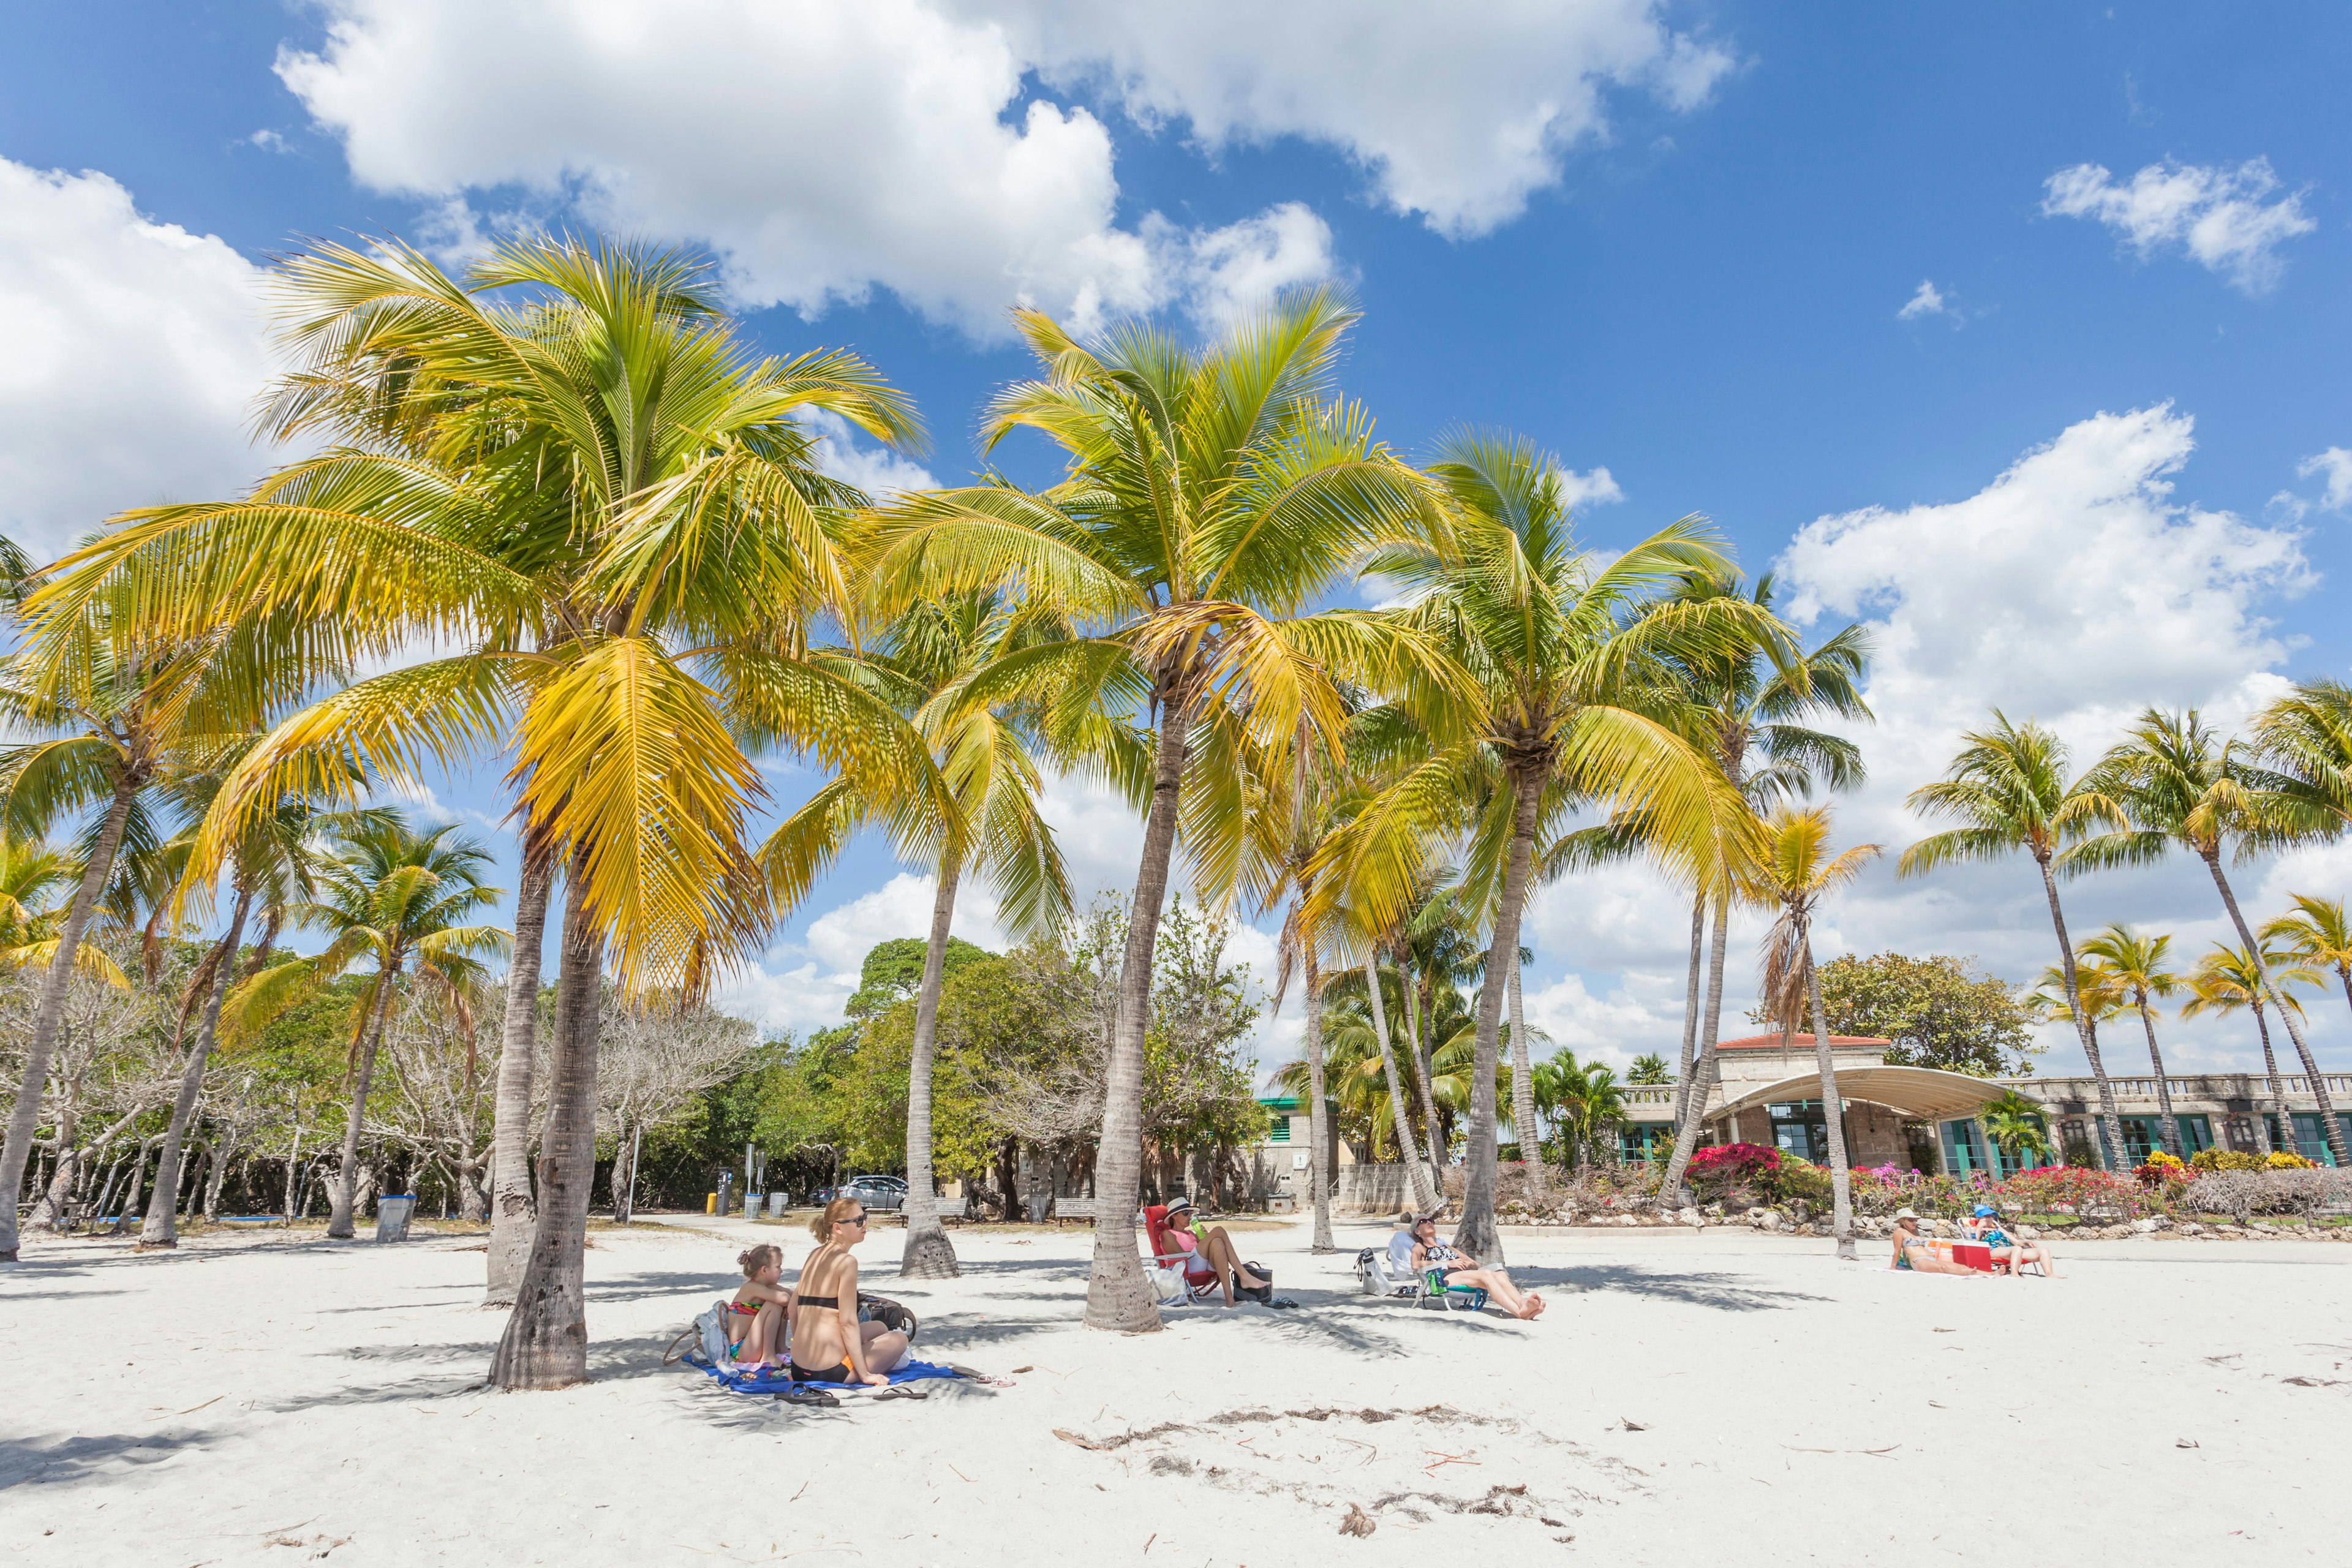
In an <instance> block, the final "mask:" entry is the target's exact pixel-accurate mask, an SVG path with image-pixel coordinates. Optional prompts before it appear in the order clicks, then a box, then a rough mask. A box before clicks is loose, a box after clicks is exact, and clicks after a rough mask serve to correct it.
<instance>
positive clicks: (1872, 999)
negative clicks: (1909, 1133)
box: [1755, 952, 2033, 1078]
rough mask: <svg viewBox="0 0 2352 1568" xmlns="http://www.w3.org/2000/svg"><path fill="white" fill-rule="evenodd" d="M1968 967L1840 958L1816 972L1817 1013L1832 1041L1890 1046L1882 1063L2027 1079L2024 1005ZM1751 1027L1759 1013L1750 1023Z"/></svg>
mask: <svg viewBox="0 0 2352 1568" xmlns="http://www.w3.org/2000/svg"><path fill="white" fill-rule="evenodd" d="M1975 963H1976V961H1975V960H1974V959H1969V958H1954V957H1951V956H1949V955H1948V954H1945V953H1930V954H1928V955H1927V957H1925V958H1913V957H1911V956H1910V955H1908V954H1907V953H1900V952H1881V953H1874V954H1873V955H1872V956H1870V957H1868V958H1863V957H1860V956H1858V955H1856V954H1853V953H1850V952H1849V953H1841V954H1840V955H1839V956H1837V957H1835V958H1832V959H1831V960H1830V961H1829V962H1828V963H1824V964H1822V970H1821V976H1822V1010H1823V1013H1824V1015H1825V1016H1827V1018H1828V1020H1829V1028H1830V1032H1831V1033H1832V1034H1837V1035H1872V1036H1876V1037H1879V1038H1881V1039H1885V1040H1891V1041H1893V1042H1894V1044H1893V1045H1891V1046H1889V1047H1887V1051H1886V1059H1887V1060H1888V1061H1889V1062H1895V1063H1900V1064H1902V1065H1903V1066H1906V1067H1922V1068H1942V1069H1943V1070H1944V1071H1946V1072H1965V1073H1973V1074H1975V1075H1976V1076H1978V1077H1979V1078H1998V1077H2000V1075H2001V1074H2003V1073H2006V1072H2011V1071H2014V1072H2021V1073H2022V1072H2030V1071H2032V1062H2031V1060H2029V1059H2028V1058H2027V1053H2028V1052H2030V1051H2032V1049H2033V1044H2032V1040H2033V1037H2032V1031H2031V1029H2030V1027H2029V1025H2030V1023H2031V1021H2032V1020H2031V1018H2030V1017H2029V1016H2028V1014H2027V1012H2026V1008H2025V1004H2024V1001H2023V1000H2022V998H2021V997H2020V996H2019V995H2018V994H2017V992H2016V991H2015V990H2014V989H2013V988H2012V987H2011V985H2010V984H2008V983H2007V982H2006V981H2003V980H2000V979H1998V978H1996V977H1994V976H1993V975H1990V974H1986V973H1979V971H1977V970H1976V968H1975ZM1755 1016H1757V1017H1759V1019H1760V1018H1762V1017H1763V1016H1764V1015H1763V1014H1762V1012H1760V1011H1759V1013H1758V1014H1757V1015H1755Z"/></svg>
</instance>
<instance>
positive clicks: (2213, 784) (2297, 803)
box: [2067, 708, 2352, 1166]
mask: <svg viewBox="0 0 2352 1568" xmlns="http://www.w3.org/2000/svg"><path fill="white" fill-rule="evenodd" d="M2094 773H2095V776H2096V777H2097V778H2098V780H2099V784H2100V788H2101V789H2102V791H2103V792H2104V793H2105V795H2107V796H2108V797H2109V798H2111V799H2112V800H2113V802H2114V803H2115V806H2116V810H2117V811H2118V812H2119V814H2120V816H2121V817H2122V818H2123V821H2124V823H2125V824H2126V826H2120V827H2117V828H2116V829H2115V830H2113V831H2111V832H2108V833H2104V834H2101V835H2100V836H2098V837H2095V838H2092V839H2088V840H2086V841H2084V843H2082V844H2079V845H2076V846H2075V847H2074V848H2073V849H2070V850H2068V851H2067V855H2068V857H2069V858H2074V859H2076V860H2078V861H2079V862H2080V863H2081V864H2083V865H2084V866H2089V867H2096V868H2110V867H2122V866H2143V865H2147V864H2150V863H2152V862H2154V861H2157V860H2159V859H2162V858H2164V855H2165V853H2166V852H2167V851H2168V849H2170V848H2171V847H2174V846H2175V845H2178V846H2179V847H2182V848H2185V849H2187V850H2189V852H2190V853H2191V854H2193V855H2195V856H2196V857H2197V858H2199V859H2200V860H2202V861H2203V862H2204V863H2205V868H2206V870H2207V871H2209V872H2210V873H2211V874H2212V878H2213V888H2214V890H2215V891H2216V892H2218V893H2220V894H2221V907H2222V908H2223V909H2224V910H2227V911H2228V912H2229V916H2230V923H2231V925H2232V926H2234V927H2236V928H2237V932H2238V941H2239V942H2240V943H2241V944H2242V946H2243V947H2244V948H2245V950H2246V952H2249V953H2250V954H2252V956H2253V958H2254V961H2255V963H2256V964H2257V965H2258V966H2261V967H2263V968H2264V969H2265V970H2267V961H2266V959H2265V958H2264V956H2263V949H2262V947H2261V946H2260V944H2259V943H2257V942H2255V940H2254V932H2253V928H2252V926H2250V925H2248V924H2247V923H2246V917H2245V916H2244V914H2243V913H2242V912H2241V911H2240V910H2239V909H2238V898H2237V895H2236V893H2234V892H2232V891H2231V888H2230V879H2229V877H2228V876H2227V875H2226V874H2225V873H2224V872H2223V871H2222V869H2221V854H2222V851H2223V850H2224V849H2225V848H2231V847H2234V848H2235V849H2236V851H2237V853H2238V854H2239V855H2240V856H2244V855H2246V854H2248V853H2251V852H2253V851H2257V850H2261V849H2264V848H2269V847H2275V846H2277V845H2279V844H2281V843H2284V842H2286V841H2289V840H2291V839H2294V838H2295V837H2307V836H2308V835H2310V834H2311V833H2312V831H2313V828H2312V826H2311V824H2310V818H2309V815H2308V810H2307V805H2306V804H2305V801H2304V800H2303V799H2302V798H2300V797H2298V796H2294V795H2288V794H2286V793H2285V792H2283V791H2280V790H2278V789H2276V788H2275V787H2273V781H2272V780H2271V779H2268V778H2265V777H2264V776H2263V775H2262V774H2261V773H2258V772H2255V771H2253V770H2252V769H2251V768H2250V766H2249V759H2248V757H2247V755H2246V752H2245V748H2244V747H2243V745H2242V743H2241V742H2236V741H2224V740H2223V739H2222V738H2221V735H2220V734H2219V733H2218V732H2217V731H2215V730H2214V729H2213V727H2212V726H2211V725H2210V724H2208V723H2206V722H2205V721H2204V720H2203V718H2202V717H2200V715H2199V714H2198V712H2197V710H2195V709H2193V708H2192V709H2190V710H2188V711H2187V712H2185V713H2167V712H2163V711H2160V710H2157V709H2154V708H2151V709H2148V710H2146V711H2145V712H2143V713H2142V714H2141V715H2140V718H2139V721H2138V722H2137V723H2136V724H2134V725H2133V726H2132V728H2131V730H2130V731H2128V737H2127V738H2126V740H2125V741H2124V742H2121V743H2120V744H2118V745H2116V747H2115V748H2113V749H2112V750H2111V751H2109V752H2107V754H2106V756H2105V758H2104V759H2103V760H2102V761H2101V762H2100V763H2099V765H2098V767H2097V768H2096V769H2095V770H2094ZM2264 988H2265V989H2266V990H2267V991H2268V992H2269V994H2270V999H2271V1005H2272V1006H2273V1007H2276V1008H2277V1009H2278V1010H2279V1021H2280V1022H2281V1023H2283V1024H2284V1025H2285V1026H2286V1032H2287V1037H2288V1038H2289V1039H2291V1040H2293V1041H2294V1049H2295V1055H2296V1056H2298V1057H2300V1058H2302V1060H2303V1070H2304V1072H2305V1075H2306V1076H2307V1078H2308V1079H2309V1080H2310V1083H2311V1091H2312V1098H2313V1099H2315V1100H2317V1101H2318V1104H2319V1119H2320V1128H2321V1131H2323V1132H2324V1133H2325V1134H2326V1139H2327V1147H2328V1150H2329V1152H2331V1153H2332V1154H2333V1155H2334V1157H2335V1160H2336V1164H2337V1165H2339V1166H2352V1151H2347V1148H2346V1146H2345V1137H2344V1128H2343V1124H2342V1123H2340V1122H2338V1121H2336V1107H2335V1105H2334V1103H2333V1102H2332V1101H2331V1100H2329V1099H2328V1095H2327V1080H2326V1079H2325V1078H2323V1077H2322V1076H2321V1075H2320V1071H2319V1063H2318V1061H2317V1060H2316V1059H2315V1058H2314V1057H2313V1056H2312V1054H2311V1047H2310V1046H2309V1045H2308V1044H2307V1043H2305V1040H2304V1037H2303V1030H2302V1028H2301V1027H2300V1026H2298V1025H2297V1023H2296V1021H2295V1015H2294V1013H2292V1012H2290V1011H2288V1010H2287V1007H2286V1004H2285V1000H2284V996H2283V995H2282V994H2281V993H2280V991H2279V988H2278V985H2277V984H2276V982H2275V979H2274V978H2273V977H2270V976H2268V975H2267V973H2266V974H2265V979H2264Z"/></svg>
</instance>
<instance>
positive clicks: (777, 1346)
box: [727, 1242, 793, 1372]
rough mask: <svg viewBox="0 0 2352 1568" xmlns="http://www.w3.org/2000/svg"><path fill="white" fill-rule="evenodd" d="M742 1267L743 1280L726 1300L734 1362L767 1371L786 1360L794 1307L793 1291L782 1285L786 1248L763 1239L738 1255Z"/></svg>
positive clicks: (728, 1340)
mask: <svg viewBox="0 0 2352 1568" xmlns="http://www.w3.org/2000/svg"><path fill="white" fill-rule="evenodd" d="M735 1261H736V1262H737V1263H740V1264H741V1265H742V1267H743V1283H742V1286H741V1287H740V1289H737V1290H736V1292H735V1300H732V1301H730V1302H729V1303H727V1343H728V1346H729V1348H730V1350H732V1351H733V1352H734V1356H735V1364H736V1365H737V1366H739V1367H741V1368H743V1369H745V1370H747V1371H751V1372H764V1371H766V1370H767V1369H768V1368H770V1367H772V1366H781V1365H782V1364H783V1363H782V1362H781V1361H780V1360H779V1359H778V1356H779V1354H780V1352H782V1350H783V1348H784V1330H785V1325H786V1323H787V1321H788V1320H789V1316H790V1314H791V1312H792V1310H793V1293H792V1292H791V1291H790V1290H788V1289H785V1288H784V1286H783V1283H782V1281H783V1278H784V1249H783V1248H782V1247H774V1246H771V1245H769V1244H767V1243H765V1242H762V1243H761V1245H759V1246H758V1247H753V1248H751V1250H750V1251H749V1252H743V1253H739V1254H737V1255H736V1258H735Z"/></svg>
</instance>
